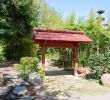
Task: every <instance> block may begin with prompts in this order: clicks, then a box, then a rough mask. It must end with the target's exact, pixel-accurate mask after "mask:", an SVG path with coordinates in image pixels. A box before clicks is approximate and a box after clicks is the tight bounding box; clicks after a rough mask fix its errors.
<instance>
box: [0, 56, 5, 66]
mask: <svg viewBox="0 0 110 100" xmlns="http://www.w3.org/2000/svg"><path fill="white" fill-rule="evenodd" d="M5 61H6V58H5V57H4V56H3V55H0V64H3V63H4V62H5Z"/></svg>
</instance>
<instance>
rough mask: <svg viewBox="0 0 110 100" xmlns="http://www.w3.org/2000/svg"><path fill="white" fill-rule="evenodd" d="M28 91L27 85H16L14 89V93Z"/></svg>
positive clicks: (19, 93)
mask: <svg viewBox="0 0 110 100" xmlns="http://www.w3.org/2000/svg"><path fill="white" fill-rule="evenodd" d="M26 92H27V89H26V87H25V86H16V87H15V89H14V90H13V94H17V95H24V94H25V93H26Z"/></svg>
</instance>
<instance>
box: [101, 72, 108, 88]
mask: <svg viewBox="0 0 110 100" xmlns="http://www.w3.org/2000/svg"><path fill="white" fill-rule="evenodd" d="M101 82H102V85H103V86H106V87H110V74H108V73H106V74H103V75H102V76H101Z"/></svg>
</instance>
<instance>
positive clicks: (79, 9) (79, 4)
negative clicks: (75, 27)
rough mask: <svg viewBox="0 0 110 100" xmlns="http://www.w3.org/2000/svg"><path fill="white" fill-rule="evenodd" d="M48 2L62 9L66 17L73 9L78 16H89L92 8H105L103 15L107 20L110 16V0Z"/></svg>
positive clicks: (56, 0)
mask: <svg viewBox="0 0 110 100" xmlns="http://www.w3.org/2000/svg"><path fill="white" fill-rule="evenodd" d="M46 2H47V3H48V4H49V5H50V6H52V7H54V8H55V9H56V10H57V11H60V12H61V13H62V15H63V17H64V18H66V17H67V16H68V15H69V14H70V13H71V12H72V11H75V13H76V16H77V17H79V16H83V17H87V15H88V14H89V11H90V10H91V9H93V10H94V11H97V10H100V9H103V10H105V13H104V14H103V16H104V17H105V18H106V20H107V18H108V17H109V16H110V0H46Z"/></svg>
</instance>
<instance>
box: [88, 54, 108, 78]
mask: <svg viewBox="0 0 110 100" xmlns="http://www.w3.org/2000/svg"><path fill="white" fill-rule="evenodd" d="M88 65H89V67H90V68H91V69H92V71H93V73H95V75H94V78H95V79H100V77H101V76H102V74H104V73H107V72H110V53H105V54H100V53H99V54H96V55H92V56H91V57H90V59H89V61H88Z"/></svg>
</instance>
